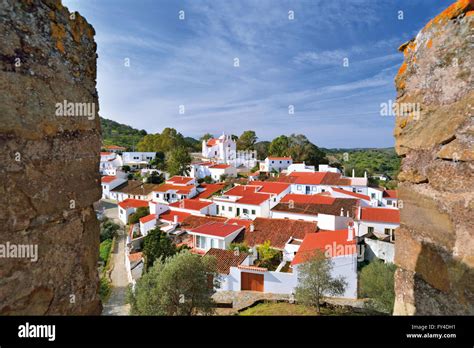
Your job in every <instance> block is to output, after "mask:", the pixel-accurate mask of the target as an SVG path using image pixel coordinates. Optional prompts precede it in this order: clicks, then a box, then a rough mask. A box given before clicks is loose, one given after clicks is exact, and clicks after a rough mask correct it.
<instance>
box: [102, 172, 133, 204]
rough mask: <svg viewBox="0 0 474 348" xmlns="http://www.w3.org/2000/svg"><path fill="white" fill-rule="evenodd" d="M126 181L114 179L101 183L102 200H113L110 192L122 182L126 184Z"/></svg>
mask: <svg viewBox="0 0 474 348" xmlns="http://www.w3.org/2000/svg"><path fill="white" fill-rule="evenodd" d="M126 181H127V180H126V179H122V178H119V177H116V178H115V179H114V180H112V181H109V182H102V183H101V186H102V199H115V198H113V197H112V195H111V192H110V191H111V190H113V189H114V188H116V187H117V186H119V185H122V184H123V183H124V182H126Z"/></svg>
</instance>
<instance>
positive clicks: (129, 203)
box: [118, 198, 148, 209]
mask: <svg viewBox="0 0 474 348" xmlns="http://www.w3.org/2000/svg"><path fill="white" fill-rule="evenodd" d="M118 205H119V207H120V208H122V209H129V208H141V207H148V201H142V200H140V199H131V198H127V199H126V200H124V201H122V202H120V203H119V204H118Z"/></svg>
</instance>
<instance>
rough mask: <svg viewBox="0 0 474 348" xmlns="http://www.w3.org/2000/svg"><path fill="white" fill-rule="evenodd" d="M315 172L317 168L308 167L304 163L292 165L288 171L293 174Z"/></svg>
mask: <svg viewBox="0 0 474 348" xmlns="http://www.w3.org/2000/svg"><path fill="white" fill-rule="evenodd" d="M315 171H316V168H315V167H314V166H307V165H306V164H305V163H304V162H303V163H293V164H290V165H289V166H288V168H287V169H286V172H287V173H292V172H301V173H314V172H315Z"/></svg>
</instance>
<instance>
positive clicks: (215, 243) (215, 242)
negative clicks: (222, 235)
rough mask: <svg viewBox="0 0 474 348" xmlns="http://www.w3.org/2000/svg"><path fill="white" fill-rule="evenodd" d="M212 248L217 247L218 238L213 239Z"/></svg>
mask: <svg viewBox="0 0 474 348" xmlns="http://www.w3.org/2000/svg"><path fill="white" fill-rule="evenodd" d="M211 248H217V239H214V238H212V239H211Z"/></svg>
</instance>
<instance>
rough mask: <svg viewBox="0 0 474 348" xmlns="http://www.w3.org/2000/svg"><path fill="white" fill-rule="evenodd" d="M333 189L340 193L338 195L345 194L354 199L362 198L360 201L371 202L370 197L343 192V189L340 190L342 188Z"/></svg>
mask: <svg viewBox="0 0 474 348" xmlns="http://www.w3.org/2000/svg"><path fill="white" fill-rule="evenodd" d="M331 189H332V190H333V191H335V192H338V193H343V194H345V195H348V196H352V197H356V198H360V199H363V200H366V201H370V197H369V196H366V195H362V194H360V193H356V192H352V191H347V190H343V189H340V188H337V187H331Z"/></svg>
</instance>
